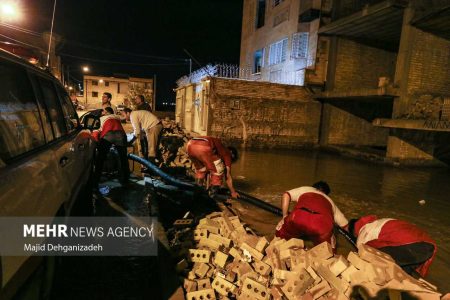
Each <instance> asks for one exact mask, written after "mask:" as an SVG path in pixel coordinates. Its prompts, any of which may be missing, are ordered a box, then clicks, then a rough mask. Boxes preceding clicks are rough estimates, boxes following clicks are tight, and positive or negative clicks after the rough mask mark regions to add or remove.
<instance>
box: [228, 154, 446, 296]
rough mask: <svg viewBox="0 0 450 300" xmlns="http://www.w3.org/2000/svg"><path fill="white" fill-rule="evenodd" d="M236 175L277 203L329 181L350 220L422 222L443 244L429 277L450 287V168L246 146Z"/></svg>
mask: <svg viewBox="0 0 450 300" xmlns="http://www.w3.org/2000/svg"><path fill="white" fill-rule="evenodd" d="M233 176H234V178H235V184H236V186H237V187H238V188H239V189H240V190H242V191H245V192H247V193H249V194H252V195H254V196H256V197H258V198H261V199H264V200H266V201H268V202H271V203H272V204H275V205H277V206H279V205H280V197H281V194H282V193H283V192H284V191H286V190H289V189H292V188H295V187H298V186H301V185H310V184H312V183H313V182H315V181H318V180H325V181H327V182H328V183H329V184H330V187H331V197H332V199H333V200H334V201H335V202H336V204H337V205H338V206H339V208H340V209H341V210H342V212H343V213H344V214H345V215H346V216H347V218H349V219H350V218H356V217H359V216H362V215H367V214H375V215H377V216H379V217H389V218H397V219H403V220H407V221H410V222H412V223H414V224H416V225H418V226H419V227H421V228H423V229H425V230H426V231H428V232H429V234H430V235H431V236H432V237H433V238H434V239H435V240H436V242H437V246H438V252H437V257H436V259H435V261H434V262H433V265H432V266H431V268H430V273H429V275H428V277H427V279H428V280H429V281H430V282H432V283H433V284H436V285H437V286H438V287H439V289H440V290H441V291H443V292H444V291H445V292H449V291H450V280H448V278H450V270H449V266H450V256H449V254H450V236H449V232H450V218H449V216H450V184H449V183H450V170H448V169H414V168H402V167H390V166H384V165H379V164H374V163H370V162H366V161H360V160H356V159H352V158H347V157H342V156H339V155H335V154H328V153H323V152H318V151H306V150H305V151H280V150H270V151H254V150H247V151H245V152H242V153H241V156H240V159H239V160H238V161H237V162H236V164H235V165H234V166H233ZM420 200H425V204H423V205H421V204H420V203H419V201H420ZM267 217H270V216H264V218H265V221H266V222H268V223H275V222H276V220H267ZM274 218H276V217H274Z"/></svg>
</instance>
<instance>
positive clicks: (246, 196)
mask: <svg viewBox="0 0 450 300" xmlns="http://www.w3.org/2000/svg"><path fill="white" fill-rule="evenodd" d="M238 193H239V195H240V197H239V198H238V200H242V201H245V202H247V203H250V204H253V205H254V206H257V207H259V208H261V209H264V210H266V211H269V212H271V213H273V214H275V215H278V216H283V212H282V211H281V208H279V207H276V206H275V205H272V204H270V203H267V202H265V201H263V200H261V199H258V198H255V197H253V196H251V195H249V194H246V193H243V192H241V191H238Z"/></svg>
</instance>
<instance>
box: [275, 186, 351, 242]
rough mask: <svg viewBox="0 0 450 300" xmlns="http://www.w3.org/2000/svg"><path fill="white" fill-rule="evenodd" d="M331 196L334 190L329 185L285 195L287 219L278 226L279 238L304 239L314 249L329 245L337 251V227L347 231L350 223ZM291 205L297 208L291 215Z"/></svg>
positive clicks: (284, 210) (283, 202)
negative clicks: (323, 244)
mask: <svg viewBox="0 0 450 300" xmlns="http://www.w3.org/2000/svg"><path fill="white" fill-rule="evenodd" d="M329 193H330V187H329V185H328V184H327V183H326V182H325V181H319V182H316V183H314V184H313V186H302V187H299V188H296V189H293V190H290V191H287V192H285V193H284V194H283V197H282V200H281V208H282V211H283V219H282V220H281V221H280V223H278V225H277V228H276V232H275V235H276V236H277V237H280V238H284V239H287V240H288V239H291V238H302V239H305V240H309V241H312V242H313V243H314V245H318V244H320V243H322V242H325V241H327V242H329V243H330V244H331V246H332V247H333V249H335V248H336V238H335V236H334V234H333V228H334V224H337V225H338V226H340V227H342V228H344V229H345V230H347V225H348V220H347V219H346V218H345V216H344V214H343V213H342V212H341V211H340V210H339V208H338V207H337V206H336V205H335V204H334V202H333V200H331V198H330V197H328V194H329ZM291 201H294V202H297V204H296V205H295V208H294V209H293V210H292V212H291V213H289V214H288V210H289V203H290V202H291Z"/></svg>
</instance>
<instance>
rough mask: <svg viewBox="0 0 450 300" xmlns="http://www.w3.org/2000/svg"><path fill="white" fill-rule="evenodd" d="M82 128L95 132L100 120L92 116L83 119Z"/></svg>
mask: <svg viewBox="0 0 450 300" xmlns="http://www.w3.org/2000/svg"><path fill="white" fill-rule="evenodd" d="M83 121H84V122H83V128H84V129H89V130H95V129H99V128H100V119H99V118H98V117H96V116H93V115H88V116H86V117H84V120H83Z"/></svg>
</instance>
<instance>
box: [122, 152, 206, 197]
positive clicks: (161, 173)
mask: <svg viewBox="0 0 450 300" xmlns="http://www.w3.org/2000/svg"><path fill="white" fill-rule="evenodd" d="M128 159H131V160H133V161H135V162H138V163H140V164H141V165H143V166H145V167H147V168H148V170H149V171H150V172H151V173H152V174H154V175H158V176H160V177H161V178H162V179H163V180H164V181H166V182H168V183H170V184H171V185H173V186H176V187H178V188H181V189H185V190H188V191H198V190H199V188H200V187H199V186H197V185H195V184H191V183H188V182H184V181H181V180H179V179H177V178H175V177H173V176H171V175H169V174H167V173H165V172H164V171H162V170H161V169H160V168H158V167H157V166H156V165H155V164H153V163H151V162H149V161H148V160H146V159H144V158H142V157H139V156H137V155H135V154H131V153H129V154H128Z"/></svg>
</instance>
